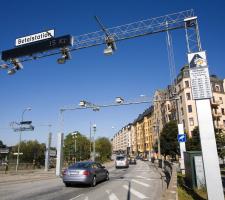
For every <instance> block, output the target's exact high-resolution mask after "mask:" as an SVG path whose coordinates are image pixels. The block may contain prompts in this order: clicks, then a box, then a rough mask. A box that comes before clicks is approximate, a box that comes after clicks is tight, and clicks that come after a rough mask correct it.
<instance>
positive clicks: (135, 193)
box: [123, 185, 149, 199]
mask: <svg viewBox="0 0 225 200" xmlns="http://www.w3.org/2000/svg"><path fill="white" fill-rule="evenodd" d="M123 187H124V188H125V189H127V190H130V192H131V193H132V194H133V195H135V196H136V197H138V198H139V199H146V198H149V197H146V196H145V195H144V194H142V193H140V192H138V191H137V190H134V189H133V188H129V187H128V185H123Z"/></svg>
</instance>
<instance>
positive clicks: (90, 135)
mask: <svg viewBox="0 0 225 200" xmlns="http://www.w3.org/2000/svg"><path fill="white" fill-rule="evenodd" d="M91 143H92V139H91V122H90V159H91V146H92V144H91Z"/></svg>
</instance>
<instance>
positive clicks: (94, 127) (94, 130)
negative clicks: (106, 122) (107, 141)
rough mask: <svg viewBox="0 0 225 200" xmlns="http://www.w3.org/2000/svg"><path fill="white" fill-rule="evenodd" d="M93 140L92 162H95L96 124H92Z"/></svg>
mask: <svg viewBox="0 0 225 200" xmlns="http://www.w3.org/2000/svg"><path fill="white" fill-rule="evenodd" d="M93 133H94V134H93V140H94V143H93V145H94V146H93V161H95V133H96V124H93Z"/></svg>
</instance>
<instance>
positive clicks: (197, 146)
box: [186, 127, 201, 151]
mask: <svg viewBox="0 0 225 200" xmlns="http://www.w3.org/2000/svg"><path fill="white" fill-rule="evenodd" d="M186 150H187V151H201V143H200V135H199V129H198V127H195V128H194V130H193V131H192V137H189V138H188V139H187V142H186Z"/></svg>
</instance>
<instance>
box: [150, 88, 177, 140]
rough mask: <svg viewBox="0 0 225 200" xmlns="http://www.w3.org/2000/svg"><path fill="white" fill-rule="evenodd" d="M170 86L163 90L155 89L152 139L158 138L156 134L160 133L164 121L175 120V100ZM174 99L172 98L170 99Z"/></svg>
mask: <svg viewBox="0 0 225 200" xmlns="http://www.w3.org/2000/svg"><path fill="white" fill-rule="evenodd" d="M173 90H174V89H173V88H172V87H171V86H168V87H167V89H164V90H156V92H155V94H154V103H153V106H154V113H153V140H154V143H155V142H156V141H157V140H158V134H160V133H161V131H162V129H163V127H164V126H165V124H166V123H168V122H169V121H171V120H176V118H177V113H176V106H177V102H176V100H175V99H174V97H173V96H174V92H173ZM172 99H174V100H172Z"/></svg>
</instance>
